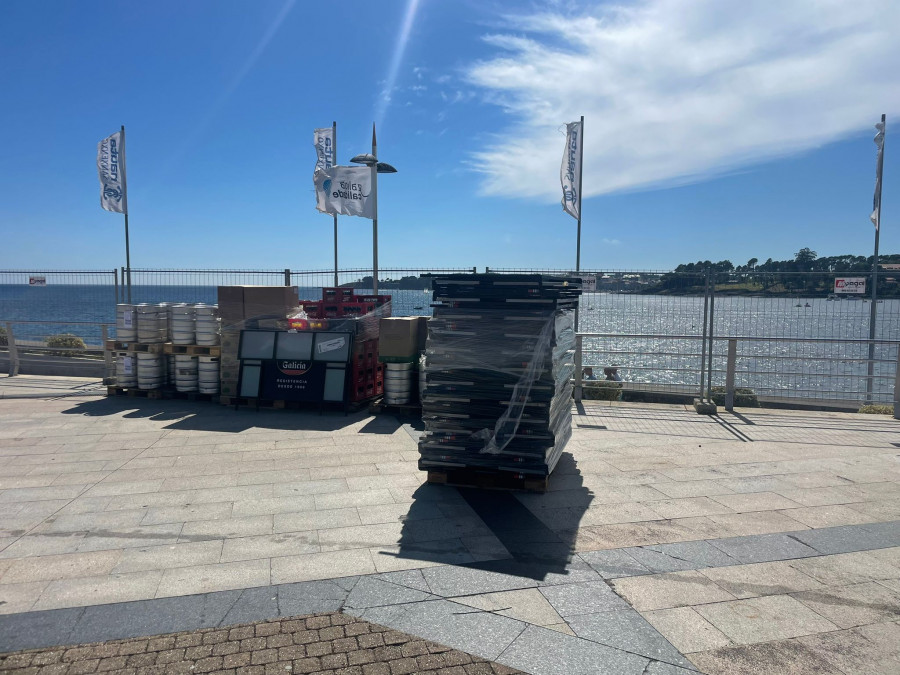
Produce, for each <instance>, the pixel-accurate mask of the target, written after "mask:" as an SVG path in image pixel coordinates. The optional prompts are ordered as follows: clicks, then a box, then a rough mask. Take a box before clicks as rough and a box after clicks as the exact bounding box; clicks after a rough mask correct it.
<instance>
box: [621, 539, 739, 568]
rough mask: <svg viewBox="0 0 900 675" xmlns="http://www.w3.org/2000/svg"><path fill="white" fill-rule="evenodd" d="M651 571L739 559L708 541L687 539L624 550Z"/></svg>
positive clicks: (729, 563)
mask: <svg viewBox="0 0 900 675" xmlns="http://www.w3.org/2000/svg"><path fill="white" fill-rule="evenodd" d="M624 552H625V553H627V554H628V555H630V556H631V557H632V558H634V559H635V560H637V561H638V562H639V563H641V564H642V565H644V566H645V567H646V568H647V569H649V570H650V571H651V572H654V573H656V572H678V571H680V570H687V569H699V568H701V567H722V566H725V565H736V564H737V563H738V561H737V560H735V559H734V558H732V557H731V556H729V555H727V554H726V553H723V552H722V551H721V550H719V549H718V548H716V547H715V546H712V545H711V544H710V543H709V542H706V541H687V542H679V543H674V544H658V545H656V546H643V547H638V548H627V549H625V551H624Z"/></svg>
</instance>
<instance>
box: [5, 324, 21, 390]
mask: <svg viewBox="0 0 900 675" xmlns="http://www.w3.org/2000/svg"><path fill="white" fill-rule="evenodd" d="M6 345H7V347H8V348H9V376H10V377H15V376H16V375H18V374H19V351H18V350H17V349H16V336H15V335H13V325H12V321H7V322H6Z"/></svg>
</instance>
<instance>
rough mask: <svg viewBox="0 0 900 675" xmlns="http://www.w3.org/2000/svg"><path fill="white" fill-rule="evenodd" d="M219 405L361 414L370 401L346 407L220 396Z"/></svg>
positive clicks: (335, 403) (310, 402)
mask: <svg viewBox="0 0 900 675" xmlns="http://www.w3.org/2000/svg"><path fill="white" fill-rule="evenodd" d="M219 403H221V404H222V405H231V406H234V407H235V408H238V407H245V408H268V409H269V410H306V411H322V410H325V409H326V408H330V409H333V410H337V409H340V410H345V411H346V412H359V411H360V410H364V409H365V408H366V407H368V405H369V401H358V402H354V403H347V404H346V407H345V405H344V404H343V403H338V402H335V401H322V402H321V403H316V402H312V401H283V400H271V399H265V398H251V397H246V396H219Z"/></svg>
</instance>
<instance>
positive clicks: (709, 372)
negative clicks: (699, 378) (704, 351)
mask: <svg viewBox="0 0 900 675" xmlns="http://www.w3.org/2000/svg"><path fill="white" fill-rule="evenodd" d="M715 311H716V275H715V273H713V277H712V283H711V284H710V285H709V355H708V356H709V363H708V364H707V366H706V401H707V402H708V403H712V388H713V335H714V333H715Z"/></svg>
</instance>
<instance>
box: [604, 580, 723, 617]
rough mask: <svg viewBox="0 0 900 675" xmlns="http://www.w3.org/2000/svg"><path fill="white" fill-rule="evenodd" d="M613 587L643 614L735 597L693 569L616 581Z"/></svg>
mask: <svg viewBox="0 0 900 675" xmlns="http://www.w3.org/2000/svg"><path fill="white" fill-rule="evenodd" d="M612 584H613V588H615V590H616V592H617V593H619V595H621V596H622V597H624V598H625V599H626V600H627V601H628V602H629V603H631V605H632V606H633V607H634V608H635V609H637V610H639V611H641V612H643V611H647V610H654V609H666V608H669V607H682V606H685V605H696V604H700V603H708V602H721V601H725V600H732V599H733V598H734V596H733V595H731V593H728V592H727V591H725V590H724V589H722V588H720V587H719V586H718V585H717V584H715V583H714V582H713V581H711V580H710V579H709V578H708V577H705V576H703V574H701V573H700V572H698V571H693V570H691V571H685V572H671V573H669V574H654V575H652V576H641V577H629V578H622V579H615V580H613V582H612Z"/></svg>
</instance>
